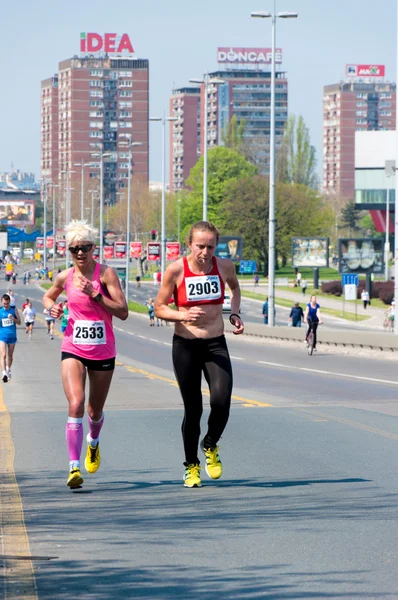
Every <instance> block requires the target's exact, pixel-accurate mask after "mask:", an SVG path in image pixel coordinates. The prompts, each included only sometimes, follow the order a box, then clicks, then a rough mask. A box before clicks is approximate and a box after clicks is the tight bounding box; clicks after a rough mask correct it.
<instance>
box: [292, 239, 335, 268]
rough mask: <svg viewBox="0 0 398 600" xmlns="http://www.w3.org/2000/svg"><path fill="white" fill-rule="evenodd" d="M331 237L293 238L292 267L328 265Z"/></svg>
mask: <svg viewBox="0 0 398 600" xmlns="http://www.w3.org/2000/svg"><path fill="white" fill-rule="evenodd" d="M328 265H329V238H309V237H308V238H298V237H294V238H292V267H327V266H328Z"/></svg>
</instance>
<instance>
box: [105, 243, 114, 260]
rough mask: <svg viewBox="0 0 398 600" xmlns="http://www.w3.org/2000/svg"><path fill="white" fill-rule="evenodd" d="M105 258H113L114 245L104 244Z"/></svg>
mask: <svg viewBox="0 0 398 600" xmlns="http://www.w3.org/2000/svg"><path fill="white" fill-rule="evenodd" d="M104 258H105V259H108V260H109V259H110V258H113V246H104Z"/></svg>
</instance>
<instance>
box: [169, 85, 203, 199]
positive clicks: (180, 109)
mask: <svg viewBox="0 0 398 600" xmlns="http://www.w3.org/2000/svg"><path fill="white" fill-rule="evenodd" d="M170 115H172V116H173V117H175V118H176V119H177V121H174V122H171V123H170V189H171V190H173V191H177V190H181V189H183V187H184V185H185V181H186V179H187V178H188V177H189V173H190V170H191V169H192V167H193V166H194V165H195V163H196V161H197V160H198V157H199V156H200V87H185V88H180V89H175V90H173V95H172V96H171V99H170Z"/></svg>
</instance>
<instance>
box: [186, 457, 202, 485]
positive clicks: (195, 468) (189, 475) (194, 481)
mask: <svg viewBox="0 0 398 600" xmlns="http://www.w3.org/2000/svg"><path fill="white" fill-rule="evenodd" d="M184 464H185V473H184V487H189V488H194V487H201V485H202V482H201V480H200V465H198V464H193V463H191V464H190V465H189V464H188V463H184Z"/></svg>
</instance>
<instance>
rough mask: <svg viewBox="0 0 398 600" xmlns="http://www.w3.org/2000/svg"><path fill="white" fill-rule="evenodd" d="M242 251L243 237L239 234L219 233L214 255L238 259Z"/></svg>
mask: <svg viewBox="0 0 398 600" xmlns="http://www.w3.org/2000/svg"><path fill="white" fill-rule="evenodd" d="M242 252H243V239H242V237H241V236H239V235H221V236H220V239H219V240H218V245H217V248H216V251H215V256H219V257H220V258H230V259H231V260H240V259H241V258H242Z"/></svg>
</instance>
